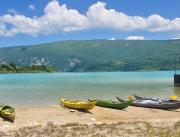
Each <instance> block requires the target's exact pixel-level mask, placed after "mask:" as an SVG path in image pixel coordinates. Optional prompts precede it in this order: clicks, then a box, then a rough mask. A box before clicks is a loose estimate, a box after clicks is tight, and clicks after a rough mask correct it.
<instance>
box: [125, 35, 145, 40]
mask: <svg viewBox="0 0 180 137" xmlns="http://www.w3.org/2000/svg"><path fill="white" fill-rule="evenodd" d="M126 40H146V38H145V37H144V36H129V37H127V38H126Z"/></svg>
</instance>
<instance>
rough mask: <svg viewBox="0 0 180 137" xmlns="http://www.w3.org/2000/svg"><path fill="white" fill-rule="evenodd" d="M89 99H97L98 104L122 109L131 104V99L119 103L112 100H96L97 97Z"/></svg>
mask: <svg viewBox="0 0 180 137" xmlns="http://www.w3.org/2000/svg"><path fill="white" fill-rule="evenodd" d="M88 100H89V101H97V103H96V105H97V106H101V107H107V108H113V109H120V110H122V109H125V108H127V107H128V106H129V105H130V104H131V101H125V102H120V103H119V102H115V101H112V100H96V99H88Z"/></svg>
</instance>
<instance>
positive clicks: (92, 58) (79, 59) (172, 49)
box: [0, 40, 180, 71]
mask: <svg viewBox="0 0 180 137" xmlns="http://www.w3.org/2000/svg"><path fill="white" fill-rule="evenodd" d="M177 56H180V40H166V41H154V40H145V41H141V40H140V41H138V40H137V41H132V40H131V41H128V40H113V41H110V40H79V41H61V42H55V43H48V44H41V45H34V46H19V47H7V48H1V49H0V63H1V64H2V63H9V62H14V63H15V64H17V65H18V66H29V65H38V64H41V65H48V66H52V67H55V68H57V69H58V70H59V71H135V70H172V69H174V65H175V60H176V58H177ZM178 68H180V63H178Z"/></svg>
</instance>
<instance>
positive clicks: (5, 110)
mask: <svg viewBox="0 0 180 137" xmlns="http://www.w3.org/2000/svg"><path fill="white" fill-rule="evenodd" d="M15 115H16V114H15V110H14V108H12V107H10V106H7V105H0V117H1V118H3V119H4V120H8V121H10V122H12V123H13V122H14V120H15Z"/></svg>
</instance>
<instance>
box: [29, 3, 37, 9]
mask: <svg viewBox="0 0 180 137" xmlns="http://www.w3.org/2000/svg"><path fill="white" fill-rule="evenodd" d="M28 8H29V9H30V10H35V9H36V7H35V6H34V5H33V4H29V5H28Z"/></svg>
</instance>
